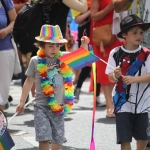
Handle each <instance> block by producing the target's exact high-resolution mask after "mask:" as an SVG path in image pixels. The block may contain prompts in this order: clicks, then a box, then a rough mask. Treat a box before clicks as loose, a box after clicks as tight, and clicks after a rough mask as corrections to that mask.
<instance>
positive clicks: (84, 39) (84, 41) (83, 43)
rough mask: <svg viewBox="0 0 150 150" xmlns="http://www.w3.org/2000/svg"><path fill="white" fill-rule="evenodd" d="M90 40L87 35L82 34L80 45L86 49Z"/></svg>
mask: <svg viewBox="0 0 150 150" xmlns="http://www.w3.org/2000/svg"><path fill="white" fill-rule="evenodd" d="M89 42H90V39H89V38H88V37H87V36H82V38H81V46H82V47H83V48H85V49H88V43H89Z"/></svg>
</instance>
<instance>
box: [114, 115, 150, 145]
mask: <svg viewBox="0 0 150 150" xmlns="http://www.w3.org/2000/svg"><path fill="white" fill-rule="evenodd" d="M115 117H116V132H117V133H116V134H117V144H121V143H122V142H132V137H133V138H134V139H135V140H149V139H150V137H149V136H148V135H147V129H148V127H149V120H148V113H141V114H132V113H128V112H122V113H116V114H115Z"/></svg>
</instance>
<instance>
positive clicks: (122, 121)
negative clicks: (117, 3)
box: [106, 15, 150, 150]
mask: <svg viewBox="0 0 150 150" xmlns="http://www.w3.org/2000/svg"><path fill="white" fill-rule="evenodd" d="M120 27H121V31H120V32H119V33H118V34H117V36H118V37H119V38H122V39H125V40H126V43H125V44H124V45H122V46H119V47H116V48H114V49H113V50H112V51H111V52H110V55H109V59H108V64H111V66H112V67H113V68H115V69H112V67H110V66H109V65H107V67H106V73H107V74H108V76H109V80H110V81H111V82H115V83H116V86H115V87H114V90H113V101H114V106H115V108H114V113H115V116H116V132H117V144H121V150H131V144H130V143H131V142H132V137H133V138H134V139H135V140H136V143H137V144H136V145H137V150H144V149H145V147H146V144H147V141H148V140H149V139H150V137H149V136H148V135H149V133H148V132H149V131H148V128H149V119H148V113H149V111H150V104H149V101H150V88H149V84H150V67H149V64H150V50H149V49H147V48H145V47H142V46H140V44H141V41H142V40H143V37H144V32H145V31H147V30H148V29H149V28H150V23H144V22H143V20H142V19H140V18H139V17H138V16H137V15H129V16H126V17H125V18H123V19H122V21H121V23H120Z"/></svg>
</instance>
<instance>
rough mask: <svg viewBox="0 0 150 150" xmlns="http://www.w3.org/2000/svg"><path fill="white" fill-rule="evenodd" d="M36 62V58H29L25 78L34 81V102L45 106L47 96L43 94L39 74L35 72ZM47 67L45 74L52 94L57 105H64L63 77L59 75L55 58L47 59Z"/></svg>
mask: <svg viewBox="0 0 150 150" xmlns="http://www.w3.org/2000/svg"><path fill="white" fill-rule="evenodd" d="M37 60H38V56H34V57H32V58H31V61H30V63H29V66H28V69H27V71H26V75H27V76H31V77H33V78H34V80H35V89H36V94H35V100H34V102H36V103H39V104H41V105H45V106H47V105H48V103H47V99H48V96H45V95H44V93H43V88H42V87H41V84H40V78H39V72H38V70H37ZM47 64H48V65H47V66H48V71H47V74H48V76H49V84H50V85H52V86H53V89H54V94H55V98H56V100H57V102H58V103H59V104H63V103H64V86H63V77H62V75H61V74H60V72H59V71H60V70H59V64H58V63H57V60H56V59H55V58H47Z"/></svg>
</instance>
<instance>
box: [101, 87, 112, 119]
mask: <svg viewBox="0 0 150 150" xmlns="http://www.w3.org/2000/svg"><path fill="white" fill-rule="evenodd" d="M102 87H103V91H104V95H105V99H106V110H107V114H106V117H108V118H111V117H114V114H112V111H113V108H114V105H113V101H112V90H113V87H114V85H112V84H102Z"/></svg>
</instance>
